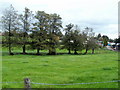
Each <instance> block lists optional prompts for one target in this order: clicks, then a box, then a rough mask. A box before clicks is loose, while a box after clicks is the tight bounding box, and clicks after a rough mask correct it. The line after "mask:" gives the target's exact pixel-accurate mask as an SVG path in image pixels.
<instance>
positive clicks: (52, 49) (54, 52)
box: [48, 48, 56, 55]
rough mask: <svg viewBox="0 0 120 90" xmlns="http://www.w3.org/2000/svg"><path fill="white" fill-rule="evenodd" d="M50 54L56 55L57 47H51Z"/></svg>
mask: <svg viewBox="0 0 120 90" xmlns="http://www.w3.org/2000/svg"><path fill="white" fill-rule="evenodd" d="M48 54H49V55H55V54H56V50H55V48H50V49H49V53H48Z"/></svg>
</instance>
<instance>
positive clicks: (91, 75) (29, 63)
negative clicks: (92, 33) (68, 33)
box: [2, 49, 118, 88]
mask: <svg viewBox="0 0 120 90" xmlns="http://www.w3.org/2000/svg"><path fill="white" fill-rule="evenodd" d="M117 60H118V53H117V52H113V51H108V50H97V51H96V52H95V54H87V55H67V54H64V55H55V56H52V55H51V56H50V55H48V56H37V55H13V56H9V55H7V53H6V49H3V56H2V69H3V73H2V75H3V77H2V79H3V82H22V83H3V85H2V87H3V88H23V87H24V85H23V79H24V78H26V77H28V78H30V80H31V82H36V83H50V84H71V83H88V82H105V81H112V80H118V61H117ZM31 87H32V88H118V83H117V82H112V83H96V84H81V85H64V86H62V85H38V84H31Z"/></svg>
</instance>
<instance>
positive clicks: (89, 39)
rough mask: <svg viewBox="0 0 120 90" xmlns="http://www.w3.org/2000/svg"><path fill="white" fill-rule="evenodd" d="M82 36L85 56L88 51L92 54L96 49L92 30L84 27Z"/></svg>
mask: <svg viewBox="0 0 120 90" xmlns="http://www.w3.org/2000/svg"><path fill="white" fill-rule="evenodd" d="M83 35H84V39H85V40H84V47H85V49H86V51H85V53H84V54H87V52H88V50H89V49H92V54H94V49H95V48H97V44H96V40H95V38H94V35H95V33H94V32H93V29H92V28H88V27H86V28H85V30H84V31H83Z"/></svg>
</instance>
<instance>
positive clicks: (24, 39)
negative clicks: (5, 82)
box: [1, 5, 97, 55]
mask: <svg viewBox="0 0 120 90" xmlns="http://www.w3.org/2000/svg"><path fill="white" fill-rule="evenodd" d="M1 22H2V26H3V29H4V37H3V40H2V43H3V45H4V46H7V47H8V48H9V54H10V55H12V54H13V52H12V51H11V48H12V47H16V46H19V47H21V48H22V50H23V51H22V53H23V54H26V47H30V48H31V49H36V50H37V52H36V54H40V50H44V49H47V50H48V51H49V52H48V54H50V55H54V54H56V48H58V47H60V48H61V49H67V50H68V53H69V54H71V51H74V54H78V53H77V51H82V50H83V49H85V50H86V52H85V53H84V54H86V53H87V51H88V50H89V49H92V53H94V49H95V48H97V44H96V40H95V38H94V35H95V33H94V32H93V29H92V28H89V27H86V28H85V30H82V31H81V30H80V29H79V27H78V26H77V25H74V24H71V23H70V24H68V25H66V27H65V28H63V27H62V18H61V17H60V15H58V14H56V13H54V14H48V13H46V12H44V11H37V12H36V13H35V14H33V13H32V11H30V9H28V8H25V10H24V13H23V14H18V13H17V11H16V10H15V9H14V7H13V6H12V5H11V6H10V7H9V8H7V9H6V10H5V11H4V13H3V16H2V17H1ZM62 31H64V33H62Z"/></svg>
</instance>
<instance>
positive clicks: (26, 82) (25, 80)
mask: <svg viewBox="0 0 120 90" xmlns="http://www.w3.org/2000/svg"><path fill="white" fill-rule="evenodd" d="M112 82H120V80H114V81H105V82H88V83H71V84H48V83H36V82H31V81H30V79H29V78H25V79H24V88H31V85H30V84H39V85H79V84H96V83H112ZM0 83H23V82H0Z"/></svg>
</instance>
